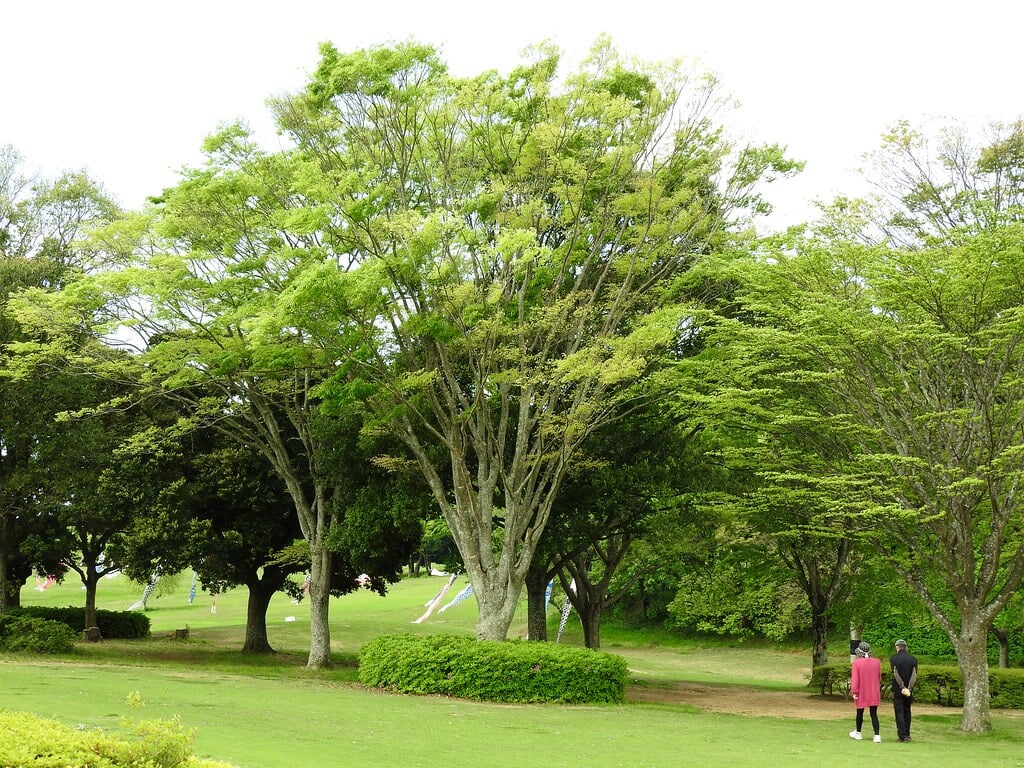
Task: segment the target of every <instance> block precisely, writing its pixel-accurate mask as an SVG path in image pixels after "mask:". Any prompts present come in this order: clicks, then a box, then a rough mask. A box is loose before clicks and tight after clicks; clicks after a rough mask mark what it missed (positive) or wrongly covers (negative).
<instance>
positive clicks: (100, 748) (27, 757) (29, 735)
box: [0, 710, 230, 768]
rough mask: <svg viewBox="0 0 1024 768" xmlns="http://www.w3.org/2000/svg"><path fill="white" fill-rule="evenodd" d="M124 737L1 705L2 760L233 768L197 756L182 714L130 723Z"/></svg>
mask: <svg viewBox="0 0 1024 768" xmlns="http://www.w3.org/2000/svg"><path fill="white" fill-rule="evenodd" d="M128 726H129V728H130V731H131V736H130V737H129V738H124V737H121V736H117V735H109V734H106V733H103V732H101V731H96V730H75V729H72V728H70V727H68V726H66V725H64V724H63V723H58V722H56V721H55V720H44V719H42V718H39V717H36V716H35V715H30V714H27V713H24V712H8V711H6V710H0V733H3V734H4V738H3V740H2V741H0V765H4V766H28V765H31V766H35V768H69V767H70V766H74V767H75V768H230V766H229V765H228V764H227V763H221V762H217V761H214V760H201V759H199V758H196V757H193V756H192V754H191V752H192V733H191V732H189V731H185V730H184V729H183V728H182V727H181V723H180V722H178V721H177V720H170V721H147V722H138V723H129V724H128Z"/></svg>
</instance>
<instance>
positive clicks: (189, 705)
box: [0, 578, 1024, 768]
mask: <svg viewBox="0 0 1024 768" xmlns="http://www.w3.org/2000/svg"><path fill="white" fill-rule="evenodd" d="M440 584H441V579H437V578H433V579H413V580H407V581H405V582H403V583H402V584H400V585H398V586H397V587H396V588H395V589H394V590H393V591H392V593H391V594H390V595H389V596H388V597H387V598H384V599H381V598H379V597H377V596H375V595H372V594H369V593H366V592H362V593H357V594H355V595H351V596H348V597H346V598H343V599H341V600H338V601H335V603H334V604H333V605H332V622H331V624H332V638H333V646H334V650H335V652H336V654H337V656H336V658H337V660H338V662H339V666H338V667H337V668H335V669H333V670H331V671H328V672H310V671H307V670H305V668H304V658H305V652H306V649H307V648H308V645H307V639H306V632H307V631H308V610H307V609H306V606H305V604H300V605H295V604H293V603H291V602H290V601H289V600H288V599H287V598H285V597H283V596H281V597H278V598H276V599H275V601H274V602H273V604H272V605H271V609H270V613H269V617H270V635H271V642H272V643H273V644H274V645H275V647H277V648H278V649H279V650H280V651H282V653H280V654H278V655H277V656H275V657H273V658H272V659H269V660H254V659H251V658H247V657H242V656H241V655H240V654H237V653H235V652H234V651H235V649H237V648H238V647H239V646H240V644H241V639H242V622H243V621H244V609H245V595H244V591H234V592H230V593H228V594H226V595H222V596H220V597H219V598H218V600H217V613H216V614H214V613H212V612H211V611H210V605H211V599H210V597H209V596H208V595H205V594H203V593H200V596H199V597H198V598H197V600H196V603H195V605H193V606H189V605H188V601H187V592H188V583H187V581H182V582H181V583H180V584H179V587H178V591H177V592H176V593H174V594H169V595H164V596H161V597H157V598H155V599H151V600H150V603H149V606H150V608H151V610H150V612H149V616H150V618H151V620H152V624H153V631H154V635H156V638H155V639H153V640H151V641H145V642H136V643H118V642H105V643H102V644H100V645H98V646H83V648H82V650H81V652H80V653H78V654H76V656H75V657H70V658H68V659H64V660H60V661H58V662H57V663H53V662H51V661H49V660H41V659H32V660H26V659H25V658H24V657H13V656H7V657H3V658H0V691H2V692H3V693H2V694H0V695H2V698H0V706H3V707H5V708H9V709H21V710H27V711H32V712H36V713H39V714H42V715H45V716H51V717H56V718H57V719H60V720H63V721H65V722H70V723H76V724H77V723H81V724H82V725H83V726H86V727H94V726H97V727H103V728H116V727H117V726H118V723H119V720H120V718H122V717H126V716H127V717H134V718H137V719H154V718H160V719H164V718H170V717H174V716H180V717H181V719H182V721H183V722H184V723H185V725H186V726H188V727H192V728H195V729H196V734H197V735H196V751H197V753H198V754H202V755H209V756H212V757H216V758H219V759H224V760H229V761H233V762H235V763H237V764H238V765H240V766H251V767H252V768H257V767H259V768H275V766H282V768H283V767H284V766H289V767H290V766H305V765H311V764H316V765H319V766H341V767H347V766H364V765H383V766H399V765H401V766H436V765H456V766H476V765H486V766H489V768H501V767H502V766H517V767H519V766H522V765H524V764H525V765H530V764H541V765H544V766H550V767H551V768H560V767H561V766H566V767H568V766H578V765H581V764H582V765H588V764H594V765H601V766H609V767H611V766H624V767H625V766H637V767H639V766H663V765H685V766H690V767H693V768H703V767H704V766H708V767H709V768H710V766H715V767H716V768H720V767H721V766H738V767H740V768H742V767H744V766H764V765H771V764H782V765H786V766H788V767H792V768H804V767H806V768H810V766H819V765H821V764H823V763H827V764H828V765H830V766H858V768H859V766H861V765H863V764H864V763H865V762H870V763H871V764H874V765H878V766H889V765H891V766H897V765H898V766H902V767H903V768H916V767H917V766H920V767H921V768H923V767H924V766H929V768H930V767H931V766H933V765H935V764H943V765H954V766H955V765H967V764H975V765H985V766H996V767H1001V766H1019V765H1021V764H1022V762H1021V759H1020V754H1021V746H1022V744H1024V719H1022V718H1015V717H1012V716H1008V715H997V716H996V717H995V723H996V731H995V734H994V736H990V737H980V738H979V737H971V736H967V735H964V734H962V733H960V732H959V731H958V730H957V728H956V723H957V717H956V715H955V714H950V715H949V716H942V717H931V718H926V717H918V718H917V719H916V721H915V737H916V738H915V742H914V743H913V744H912V745H901V744H896V743H892V742H891V741H890V742H887V743H883V744H881V745H875V744H870V743H867V742H854V741H852V740H851V739H849V738H848V737H847V736H846V731H847V730H849V727H848V726H849V723H847V722H845V721H843V722H836V721H803V720H781V719H775V718H752V717H740V716H732V715H720V714H712V713H702V712H698V711H695V710H693V709H692V708H689V707H684V706H668V705H646V704H644V705H641V704H631V705H625V706H617V707H556V706H496V705H488V704H480V703H473V702H464V701H457V700H450V699H443V698H434V697H419V698H414V697H399V696H391V695H383V694H378V693H373V692H367V691H363V690H361V689H359V688H358V687H357V686H355V685H354V684H353V683H352V680H353V679H354V668H353V666H352V659H353V657H354V654H355V653H356V651H357V650H358V648H359V646H360V645H361V644H362V643H363V642H365V641H366V640H367V639H368V638H370V637H372V636H374V635H376V634H378V633H380V632H391V631H404V630H409V631H414V632H436V631H445V632H467V633H469V632H472V628H473V621H474V619H475V608H474V606H473V604H472V601H469V602H466V603H463V604H462V605H460V606H458V607H456V608H453V609H452V610H450V611H448V612H447V613H445V614H442V615H440V616H438V617H436V618H435V619H433V620H431V621H429V622H427V623H424V624H420V625H414V624H412V623H411V621H412V620H413V619H414V618H416V617H417V616H418V615H419V614H420V613H421V612H422V610H423V602H424V601H426V600H427V599H428V598H429V597H431V596H432V595H433V594H434V592H435V591H436V590H437V589H438V588H439V587H440ZM138 592H139V589H138V587H137V586H133V585H130V584H128V583H126V582H125V581H124V580H123V579H110V580H105V581H104V583H103V585H102V592H101V594H100V604H101V607H106V608H114V609H123V608H127V607H128V605H130V604H131V603H132V602H134V600H135V599H137V597H138ZM80 600H81V592H80V590H79V589H78V588H77V586H76V585H74V584H72V583H70V582H69V583H68V584H66V585H62V586H60V587H55V588H51V589H48V590H47V591H46V592H45V593H39V592H35V591H34V590H32V589H31V588H27V589H26V590H25V591H24V592H23V601H24V602H25V603H26V604H27V603H45V604H50V605H68V604H78V603H79V602H80ZM290 616H293V617H294V619H295V620H294V621H286V618H287V617H290ZM521 619H522V617H517V622H516V625H515V626H514V633H516V632H521V630H522V624H523V622H522V621H521ZM184 626H188V627H189V629H190V631H191V637H190V639H189V640H188V641H185V642H182V641H173V640H167V639H163V638H162V637H161V636H162V635H165V634H166V633H169V632H171V631H172V630H174V629H175V628H180V627H184ZM566 641H568V642H574V643H578V642H579V631H578V624H577V623H574V622H573V621H570V623H569V628H568V629H567V637H566ZM645 641H646V642H645ZM649 641H650V636H649V635H639V636H637V635H634V634H631V633H626V632H621V633H615V632H611V633H609V636H607V637H606V650H609V651H612V652H616V653H622V654H623V655H625V656H627V658H628V659H629V662H630V667H631V670H632V671H633V673H634V675H635V677H636V679H637V680H639V681H643V682H644V683H647V684H658V683H659V682H661V681H667V680H678V679H684V680H702V681H715V682H721V683H745V684H748V685H749V684H761V685H771V686H773V687H777V688H787V687H792V688H794V689H796V688H798V687H800V686H801V685H802V684H803V681H804V680H806V667H807V660H806V656H805V655H804V654H794V653H792V652H786V651H774V650H771V649H767V648H744V649H742V650H739V651H737V650H736V649H733V648H729V647H728V646H726V645H721V646H715V647H703V648H694V647H693V646H690V645H685V644H684V645H674V646H666V645H665V644H660V645H655V644H652V643H650V642H649ZM134 693H138V695H139V696H140V697H141V699H142V700H143V701H144V702H145V705H144V706H143V707H142V708H133V706H132V705H131V703H130V702H129V701H128V699H129V694H134ZM886 715H888V713H886ZM866 751H870V752H871V753H872V754H871V755H867V754H866Z"/></svg>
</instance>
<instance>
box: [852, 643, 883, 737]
mask: <svg viewBox="0 0 1024 768" xmlns="http://www.w3.org/2000/svg"><path fill="white" fill-rule="evenodd" d="M856 654H857V658H855V659H854V660H853V664H851V665H850V693H852V694H853V703H854V704H855V705H856V707H857V729H856V730H854V731H850V738H851V739H857V740H858V741H859V740H860V739H861V735H860V730H861V728H862V727H863V725H864V708H865V707H866V708H867V709H868V711H870V713H871V726H872V727H873V728H874V729H875V738H874V742H875V743H876V744H878V743H880V742H881V741H882V736H881V735H880V733H879V729H878V705H879V703H881V701H882V662H880V661H879V660H878V659H876V658H875V657H874V656H872V655H871V645H870V644H869V643H864V642H862V643H861V644H860V645H859V646H857V650H856Z"/></svg>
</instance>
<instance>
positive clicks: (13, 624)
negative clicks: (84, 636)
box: [0, 615, 77, 654]
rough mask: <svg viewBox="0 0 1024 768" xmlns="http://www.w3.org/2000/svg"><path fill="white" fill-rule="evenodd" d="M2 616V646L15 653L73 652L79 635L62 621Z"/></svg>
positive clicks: (0, 640) (0, 627)
mask: <svg viewBox="0 0 1024 768" xmlns="http://www.w3.org/2000/svg"><path fill="white" fill-rule="evenodd" d="M5 618H6V615H5V616H4V617H0V648H3V650H5V651H12V652H15V653H50V654H56V653H71V652H72V651H73V650H74V649H75V640H76V639H77V635H76V634H75V633H74V632H73V631H72V630H71V628H70V627H68V625H67V624H64V623H62V622H60V621H53V620H51V619H39V618H35V617H33V616H24V615H22V616H15V617H14V618H12V619H8V620H3V619H5Z"/></svg>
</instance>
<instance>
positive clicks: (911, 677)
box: [889, 640, 917, 741]
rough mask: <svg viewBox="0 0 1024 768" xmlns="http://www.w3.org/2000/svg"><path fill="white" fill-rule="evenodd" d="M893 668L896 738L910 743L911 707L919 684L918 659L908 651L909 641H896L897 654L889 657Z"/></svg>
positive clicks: (893, 704)
mask: <svg viewBox="0 0 1024 768" xmlns="http://www.w3.org/2000/svg"><path fill="white" fill-rule="evenodd" d="M889 664H890V665H891V666H892V706H893V709H894V710H895V711H896V736H897V737H898V738H899V740H900V741H910V705H911V704H912V703H913V701H914V686H915V685H916V684H917V659H916V658H915V657H914V656H913V655H912V654H911V653H909V652H908V651H907V641H906V640H897V641H896V653H895V654H893V655H892V656H890V657H889Z"/></svg>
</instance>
